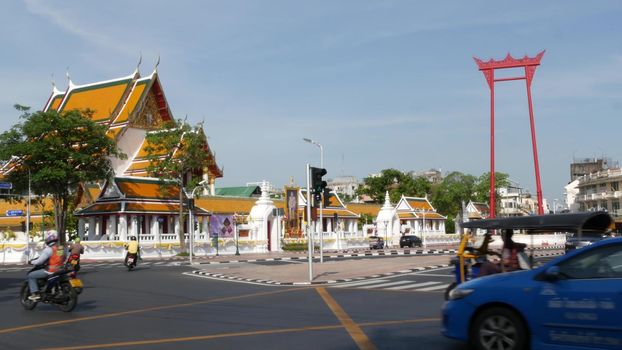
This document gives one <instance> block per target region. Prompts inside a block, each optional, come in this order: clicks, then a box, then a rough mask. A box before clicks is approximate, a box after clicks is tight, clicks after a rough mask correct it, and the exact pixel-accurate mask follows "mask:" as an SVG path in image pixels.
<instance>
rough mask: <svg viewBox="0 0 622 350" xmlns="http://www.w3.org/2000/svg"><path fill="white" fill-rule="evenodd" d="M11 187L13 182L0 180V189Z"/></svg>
mask: <svg viewBox="0 0 622 350" xmlns="http://www.w3.org/2000/svg"><path fill="white" fill-rule="evenodd" d="M12 188H13V184H12V183H10V182H0V190H10V189H12Z"/></svg>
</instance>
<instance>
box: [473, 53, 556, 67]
mask: <svg viewBox="0 0 622 350" xmlns="http://www.w3.org/2000/svg"><path fill="white" fill-rule="evenodd" d="M545 52H546V50H542V51H540V53H538V54H537V55H536V56H535V57H529V56H527V55H525V56H523V58H514V57H512V55H511V54H510V53H509V52H508V54H507V55H506V56H505V58H504V59H502V60H495V59H492V58H491V59H489V60H488V61H483V60H481V59H479V58H477V57H473V59H474V60H475V63H477V66H478V67H479V69H480V70H484V69H493V68H513V67H523V66H538V65H540V60H542V56H544V53H545Z"/></svg>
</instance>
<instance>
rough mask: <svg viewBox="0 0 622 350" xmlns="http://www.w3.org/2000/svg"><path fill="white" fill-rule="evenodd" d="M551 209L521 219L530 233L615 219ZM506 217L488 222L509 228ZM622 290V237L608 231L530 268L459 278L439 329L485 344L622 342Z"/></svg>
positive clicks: (572, 348)
mask: <svg viewBox="0 0 622 350" xmlns="http://www.w3.org/2000/svg"><path fill="white" fill-rule="evenodd" d="M554 215H555V214H552V215H544V216H534V217H526V218H525V219H520V221H521V222H519V223H521V224H522V223H524V224H525V225H523V226H525V227H522V229H525V230H527V231H528V232H532V233H533V232H546V231H553V232H559V231H560V230H562V229H566V228H567V229H569V230H570V231H574V232H579V231H583V232H585V231H591V232H596V231H600V232H603V231H604V230H605V229H607V228H608V227H609V225H610V223H611V217H610V216H609V215H608V214H607V213H602V212H600V213H581V214H558V215H555V216H554ZM559 215H566V217H561V216H559ZM502 220H503V219H490V220H487V222H489V223H490V226H491V228H494V229H498V228H505V227H503V226H504V225H503V224H504V222H502ZM515 220H516V221H515V222H518V219H515ZM531 223H535V224H531ZM527 226H529V227H527ZM566 232H569V231H566ZM621 291H622V238H610V239H603V240H600V241H597V242H595V243H592V244H590V245H588V246H586V247H585V248H583V249H575V250H571V251H570V252H568V253H567V254H566V255H563V256H561V257H558V258H556V259H554V260H552V261H550V262H548V263H546V264H544V265H542V266H540V267H538V268H535V269H533V270H523V271H516V272H509V273H500V274H494V275H489V276H484V277H479V278H475V279H473V280H470V281H467V282H465V283H462V284H460V285H458V286H457V287H456V288H455V289H453V290H452V291H451V292H450V293H449V301H448V302H446V303H445V305H444V306H443V310H442V315H443V318H442V320H443V321H442V322H443V324H442V333H443V334H444V335H445V336H447V337H450V338H455V339H460V340H465V341H469V343H470V345H471V348H473V349H480V350H481V349H503V350H522V349H533V350H539V349H547V350H548V349H560V350H561V349H565V350H579V349H581V350H586V349H622V319H621V318H620V314H621V313H622V294H621Z"/></svg>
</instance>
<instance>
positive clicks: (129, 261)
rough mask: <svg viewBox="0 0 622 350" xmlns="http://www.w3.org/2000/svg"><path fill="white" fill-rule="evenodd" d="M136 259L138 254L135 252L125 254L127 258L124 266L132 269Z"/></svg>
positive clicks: (129, 269)
mask: <svg viewBox="0 0 622 350" xmlns="http://www.w3.org/2000/svg"><path fill="white" fill-rule="evenodd" d="M137 260H138V255H137V254H131V253H128V254H127V259H126V261H125V266H127V270H128V271H132V269H133V268H134V267H136V263H137Z"/></svg>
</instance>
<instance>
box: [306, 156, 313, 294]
mask: <svg viewBox="0 0 622 350" xmlns="http://www.w3.org/2000/svg"><path fill="white" fill-rule="evenodd" d="M310 173H311V167H310V166H309V164H308V163H307V243H308V251H309V282H312V281H313V234H312V232H311V231H312V227H313V226H312V225H311V224H310V222H311V175H310Z"/></svg>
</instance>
